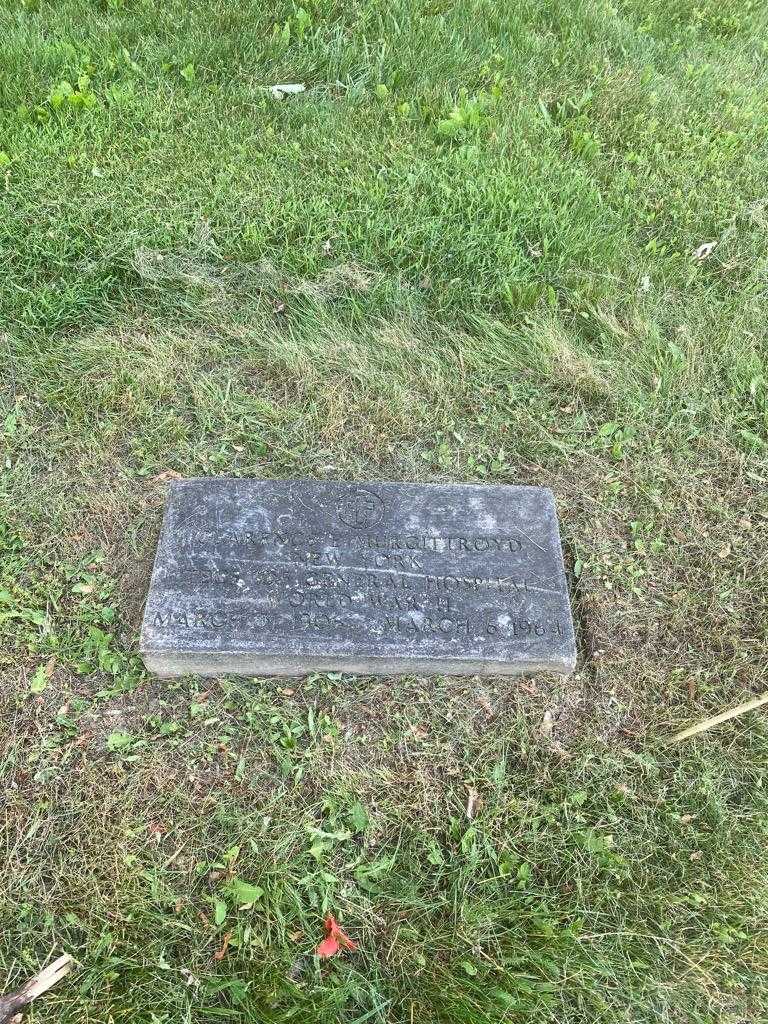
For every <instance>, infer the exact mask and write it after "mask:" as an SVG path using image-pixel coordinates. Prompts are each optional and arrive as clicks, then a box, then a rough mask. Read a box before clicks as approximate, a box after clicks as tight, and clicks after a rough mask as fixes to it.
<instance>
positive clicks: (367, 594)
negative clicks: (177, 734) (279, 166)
mask: <svg viewBox="0 0 768 1024" xmlns="http://www.w3.org/2000/svg"><path fill="white" fill-rule="evenodd" d="M141 650H142V654H143V656H144V660H145V662H146V665H147V668H148V669H149V670H150V671H152V672H156V673H157V674H159V675H161V676H173V675H180V674H183V673H188V672H189V673H196V674H200V675H224V674H226V673H238V674H247V675H256V674H278V675H301V674H302V673H305V672H310V671H315V670H320V671H327V670H339V671H344V672H358V673H366V674H386V675H391V674H405V673H418V674H424V673H439V674H452V675H457V674H462V675H463V674H474V673H482V674H487V675H490V674H504V675H510V674H517V673H522V672H533V671H554V672H569V671H571V670H572V669H573V668H574V665H575V660H576V652H575V643H574V633H573V622H572V619H571V610H570V603H569V599H568V589H567V585H566V580H565V574H564V570H563V558H562V552H561V549H560V538H559V534H558V526H557V518H556V513H555V506H554V500H553V496H552V493H551V491H549V490H547V489H546V488H543V487H507V486H485V485H474V484H449V485H442V484H399V483H370V484H368V483H366V484H357V483H326V482H323V481H318V480H228V479H216V478H207V479H199V480H184V481H178V482H175V483H172V484H171V487H170V494H169V498H168V504H167V508H166V512H165V519H164V522H163V530H162V535H161V538H160V544H159V546H158V551H157V558H156V561H155V569H154V574H153V576H152V585H151V588H150V592H149V597H148V600H147V607H146V611H145V616H144V625H143V628H142V634H141Z"/></svg>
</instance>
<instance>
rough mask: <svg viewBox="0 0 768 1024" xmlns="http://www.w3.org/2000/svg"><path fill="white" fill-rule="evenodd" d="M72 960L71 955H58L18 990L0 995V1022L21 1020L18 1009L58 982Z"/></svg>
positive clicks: (11, 1023)
mask: <svg viewBox="0 0 768 1024" xmlns="http://www.w3.org/2000/svg"><path fill="white" fill-rule="evenodd" d="M74 962H75V961H74V960H73V959H72V957H71V956H68V955H67V954H66V953H65V954H64V956H60V957H59V959H58V960H54V961H53V963H52V964H48V966H47V967H44V968H43V970H42V971H40V973H39V974H36V975H35V976H34V978H30V979H29V981H28V982H27V983H26V985H22V987H21V988H20V989H19V990H18V992H11V994H10V995H7V996H0V1024H17V1022H18V1021H20V1020H21V1013H20V1012H19V1011H20V1010H22V1009H23V1008H24V1007H25V1006H27V1005H28V1004H29V1003H31V1002H32V1000H33V999H37V997H38V996H41V995H42V994H43V992H47V991H48V989H49V988H53V986H54V985H56V984H58V983H59V982H60V981H61V979H62V978H64V977H65V976H66V975H67V974H69V972H70V971H71V970H72V966H73V964H74Z"/></svg>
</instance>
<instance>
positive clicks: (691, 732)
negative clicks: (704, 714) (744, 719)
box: [669, 691, 768, 743]
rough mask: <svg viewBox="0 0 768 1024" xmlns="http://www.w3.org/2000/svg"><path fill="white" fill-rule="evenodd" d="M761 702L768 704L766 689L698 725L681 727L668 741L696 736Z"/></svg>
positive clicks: (752, 709)
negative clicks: (758, 694) (757, 695)
mask: <svg viewBox="0 0 768 1024" xmlns="http://www.w3.org/2000/svg"><path fill="white" fill-rule="evenodd" d="M763 704H768V691H766V692H765V693H761V694H760V696H759V697H753V698H752V700H748V701H746V703H744V704H739V705H738V706H737V707H735V708H731V710H730V711H723V712H721V713H720V714H719V715H715V716H714V717H713V718H706V719H704V721H703V722H699V723H698V725H691V726H689V728H687V729H683V731H682V732H678V733H676V734H675V735H674V736H673V737H672V739H671V740H670V741H669V742H670V743H677V742H679V741H680V740H687V739H690V737H691V736H698V734H699V733H700V732H705V731H706V730H707V729H712V728H713V727H714V726H715V725H720V723H721V722H727V721H728V719H729V718H738V717H739V715H745V714H746V713H747V711H754V710H755V708H759V707H762V705H763Z"/></svg>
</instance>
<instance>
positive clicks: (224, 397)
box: [0, 0, 768, 1024]
mask: <svg viewBox="0 0 768 1024" xmlns="http://www.w3.org/2000/svg"><path fill="white" fill-rule="evenodd" d="M767 58H768V16H766V9H765V5H764V4H763V3H761V2H759V0H675V2H673V3H670V2H667V0H665V2H662V0H613V2H608V0H520V2H516V3H503V2H501V0H476V2H475V3H458V2H452V0H392V2H391V3H388V4H383V3H377V2H375V0H350V2H346V3H342V2H339V0H304V6H303V7H302V6H298V5H293V4H291V3H285V2H283V0H277V2H275V3H271V4H267V3H262V2H260V0H228V2H225V0H209V2H198V3H189V2H185V3H182V2H181V0H163V2H162V3H161V2H159V0H156V2H154V0H153V2H150V0H58V2H56V3H49V2H46V0H3V2H2V3H1V4H0V266H1V267H2V276H1V277H0V282H1V284H2V287H1V288H0V452H1V454H0V772H1V773H2V783H3V785H2V798H1V800H2V802H1V803H0V808H1V813H0V872H2V879H1V880H0V991H3V990H4V989H6V988H14V987H18V985H19V984H20V983H21V981H22V980H23V979H24V978H26V977H27V976H29V975H30V974H32V973H34V972H35V971H36V970H37V969H38V968H39V967H40V966H41V965H42V964H43V963H45V962H47V961H48V960H49V959H50V958H51V957H52V956H53V955H58V954H59V953H60V952H63V951H66V952H69V953H71V954H72V955H73V956H75V957H76V958H77V960H78V961H79V964H80V966H79V967H78V968H77V969H76V971H75V972H73V974H72V975H71V976H70V977H69V978H68V979H67V980H66V981H64V982H63V983H62V984H61V985H60V986H58V987H57V988H56V989H55V990H53V991H52V992H51V993H50V994H48V995H46V996H44V997H43V998H42V999H41V1000H40V1001H39V1002H38V1003H36V1004H35V1008H33V1010H32V1011H31V1012H30V1014H29V1018H30V1019H31V1020H35V1021H41V1022H42V1021H45V1022H46V1024H48V1022H50V1024H121V1022H126V1024H127V1022H130V1024H161V1022H162V1024H178V1022H210V1021H238V1022H243V1024H283V1022H289V1021H296V1022H302V1024H305V1022H307V1024H313V1022H317V1024H331V1022H336V1021H338V1022H342V1024H364V1022H367V1024H376V1022H393V1024H431V1022H434V1024H437V1022H440V1024H469V1022H471V1024H496V1022H498V1024H501V1022H510V1024H518V1022H519V1024H523V1022H525V1024H528V1022H533V1024H543V1022H550V1021H551V1022H557V1024H577V1022H578V1024H584V1022H588V1024H592V1022H605V1024H614V1022H616V1024H640V1022H646V1021H647V1022H651V1021H653V1022H663V1024H710V1022H724V1024H743V1022H746V1021H757V1020H759V1019H763V1018H765V1016H766V1015H767V1014H768V982H767V981H766V977H767V976H768V975H767V973H766V972H767V971H768V854H767V853H766V850H767V849H768V845H767V844H768V793H767V792H766V789H767V788H768V778H767V776H768V724H767V722H766V718H765V716H764V715H761V713H760V712H757V713H754V714H751V715H747V716H744V717H743V718H740V719H737V720H736V721H734V722H730V723H728V724H726V725H724V726H721V727H720V728H718V729H715V730H712V731H711V732H707V733H705V734H703V735H702V736H701V737H699V738H697V739H694V740H690V741H688V742H686V743H683V744H680V745H678V746H672V745H669V744H668V743H667V742H666V740H667V739H668V737H669V736H670V735H671V734H672V733H673V732H674V731H675V730H676V729H678V728H681V727H683V726H684V725H687V724H689V723H692V722H695V721H697V720H699V719H702V718H705V717H707V716H708V715H710V714H714V713H715V712H717V711H719V710H721V709H723V708H726V707H728V706H730V705H732V704H736V703H738V702H740V701H743V700H746V699H748V698H749V697H750V696H751V695H754V694H756V693H759V692H761V691H762V690H765V689H766V688H767V687H766V678H767V677H768V671H767V669H768V582H767V578H766V565H767V562H768V558H767V556H766V552H767V551H768V546H767V545H768V502H767V501H766V485H767V484H768V369H767V368H766V354H767V352H768V343H767V336H766V312H767V306H768V304H767V303H766V290H767V288H768V70H767V67H768V65H767V63H766V59H767ZM276 83H301V84H304V85H306V91H305V92H303V93H301V94H294V95H289V96H287V97H285V98H283V99H278V98H275V97H274V96H273V95H272V93H271V91H270V88H269V87H270V86H272V85H274V84H276ZM707 243H712V244H707ZM701 246H705V248H703V249H701V248H700V247H701ZM697 250H698V253H699V256H698V258H697V257H696V256H694V255H693V254H694V253H695V252H696V251H697ZM175 474H180V475H182V476H196V475H207V474H220V475H243V476H257V477H291V476H314V477H320V478H328V479H333V478H347V479H360V480H364V479H395V480H424V481H448V480H450V481H495V482H507V483H535V484H546V485H549V486H551V487H552V488H553V489H554V491H555V494H556V496H557V501H558V507H559V512H560V516H561V521H562V527H563V534H564V544H565V550H566V560H567V563H568V568H569V575H570V577H571V579H572V583H573V599H574V612H575V618H576V622H577V629H578V634H579V648H580V657H579V668H578V671H577V673H576V674H575V675H573V676H572V677H571V678H568V679H558V678H554V677H545V676H541V677H536V678H534V679H526V680H509V679H507V680H503V679H491V680H487V679H486V680H479V679H434V678H431V679H422V678H405V679H400V680H381V679H356V678H351V677H341V676H336V675H327V676H321V675H316V676H311V677H309V678H308V679H304V680H300V681H290V680H289V681H286V680H269V679H250V680H242V679H240V680H232V679H222V680H196V679H191V678H190V679H184V680H182V681H175V682H172V683H167V682H165V683H163V682H158V681H157V680H153V679H150V678H147V677H146V675H145V674H144V673H143V670H142V666H141V663H140V661H139V659H138V656H137V649H136V648H137V634H138V626H139V623H140V618H141V610H142V601H143V599H144V597H145V595H146V589H147V585H148V579H149V572H150V568H151V564H152V559H153V556H154V546H155V543H156V540H157V535H158V530H159V525H160V519H161V515H162V508H163V501H164V494H165V489H166V487H167V482H168V480H169V479H172V478H173V477H174V475H175ZM473 804H476V807H475V811H474V813H473V814H471V815H468V813H467V808H468V806H470V810H471V809H472V807H471V805H473ZM328 912H331V913H333V914H335V915H336V916H337V917H338V919H339V920H340V922H341V923H342V925H343V927H344V928H345V929H346V930H347V931H348V932H349V934H350V935H351V936H352V937H353V938H354V939H355V941H356V942H357V943H358V945H359V949H358V950H357V951H355V952H349V951H347V952H344V953H340V954H339V955H338V956H336V957H333V958H332V959H330V960H327V961H321V960H319V959H318V958H317V957H316V956H314V949H315V947H316V945H317V943H318V942H319V940H320V939H321V937H322V922H323V917H324V915H325V914H326V913H328Z"/></svg>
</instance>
